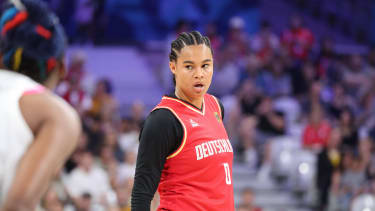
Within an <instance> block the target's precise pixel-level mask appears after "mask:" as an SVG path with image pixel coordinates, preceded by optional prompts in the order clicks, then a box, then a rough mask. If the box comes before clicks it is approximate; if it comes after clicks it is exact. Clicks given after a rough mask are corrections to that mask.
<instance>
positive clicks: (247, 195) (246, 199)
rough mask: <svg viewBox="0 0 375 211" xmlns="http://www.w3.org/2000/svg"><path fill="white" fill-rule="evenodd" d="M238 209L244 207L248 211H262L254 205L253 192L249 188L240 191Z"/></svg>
mask: <svg viewBox="0 0 375 211" xmlns="http://www.w3.org/2000/svg"><path fill="white" fill-rule="evenodd" d="M240 204H241V205H240V207H246V208H247V209H246V210H248V211H262V209H261V208H259V207H257V206H256V205H255V203H254V192H253V190H252V189H251V188H244V189H243V190H242V191H241V201H240Z"/></svg>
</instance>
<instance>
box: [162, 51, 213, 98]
mask: <svg viewBox="0 0 375 211" xmlns="http://www.w3.org/2000/svg"><path fill="white" fill-rule="evenodd" d="M169 66H170V69H171V71H172V73H173V74H174V75H175V78H176V90H179V91H181V92H183V94H184V95H185V96H187V97H188V98H191V99H194V98H200V97H203V95H204V94H205V93H206V92H207V90H208V88H209V87H210V85H211V81H212V74H213V58H212V53H211V49H210V48H209V47H207V46H206V45H204V44H201V45H189V46H185V47H183V48H182V49H181V51H180V53H179V54H178V58H177V62H174V61H172V62H170V63H169Z"/></svg>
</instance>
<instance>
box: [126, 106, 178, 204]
mask: <svg viewBox="0 0 375 211" xmlns="http://www.w3.org/2000/svg"><path fill="white" fill-rule="evenodd" d="M182 137H183V129H182V126H181V123H180V122H179V121H178V119H177V118H176V117H175V116H174V115H173V114H172V113H171V112H170V111H169V110H167V109H158V110H155V111H153V112H152V113H151V114H150V115H149V116H148V118H147V119H146V122H145V124H144V127H143V129H142V131H141V134H140V144H139V149H138V157H137V167H136V171H135V178H134V186H133V191H132V201H131V207H132V211H150V204H151V200H152V198H153V197H154V194H155V192H156V189H157V187H158V185H159V181H160V176H161V172H162V170H163V168H164V164H165V161H166V158H167V157H168V156H169V155H170V154H172V153H173V152H174V151H175V150H177V149H178V147H179V146H180V144H181V142H182Z"/></svg>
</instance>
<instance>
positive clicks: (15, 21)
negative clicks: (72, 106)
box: [0, 0, 66, 83]
mask: <svg viewBox="0 0 375 211" xmlns="http://www.w3.org/2000/svg"><path fill="white" fill-rule="evenodd" d="M65 47H66V37H65V33H64V30H63V28H62V26H61V25H60V23H59V20H58V18H57V17H56V16H55V15H54V14H53V13H52V12H50V10H49V9H48V7H47V5H46V4H45V3H44V2H43V1H40V0H9V1H7V2H6V3H5V4H4V10H3V12H2V15H1V18H0V52H1V53H2V56H3V57H2V60H3V61H2V62H3V64H4V66H5V67H6V68H7V69H9V70H13V71H16V72H19V73H21V74H24V75H27V76H29V77H30V78H32V79H33V80H35V81H37V82H39V83H43V82H45V81H46V80H47V79H48V77H49V76H50V74H51V73H52V72H53V70H54V69H55V68H56V65H57V61H61V60H62V58H63V54H64V50H65Z"/></svg>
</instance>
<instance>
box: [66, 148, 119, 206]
mask: <svg viewBox="0 0 375 211" xmlns="http://www.w3.org/2000/svg"><path fill="white" fill-rule="evenodd" d="M64 183H65V186H66V188H67V189H68V193H69V194H70V196H71V197H72V198H73V201H74V202H75V203H76V204H78V205H80V206H81V205H82V206H83V205H87V203H88V201H91V205H95V206H101V207H104V208H106V205H107V204H110V205H111V206H113V205H115V203H116V201H117V200H116V198H113V197H111V195H113V194H114V193H113V190H112V189H111V187H110V181H109V177H108V175H107V173H106V172H105V171H104V170H103V169H101V168H100V167H99V166H97V165H95V164H94V163H93V157H92V154H91V153H90V152H88V151H85V152H81V153H80V160H79V163H78V167H77V168H76V169H74V170H73V171H72V172H71V173H70V174H69V175H68V176H67V178H66V180H65V182H64ZM109 200H111V201H109ZM84 207H87V206H84Z"/></svg>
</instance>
